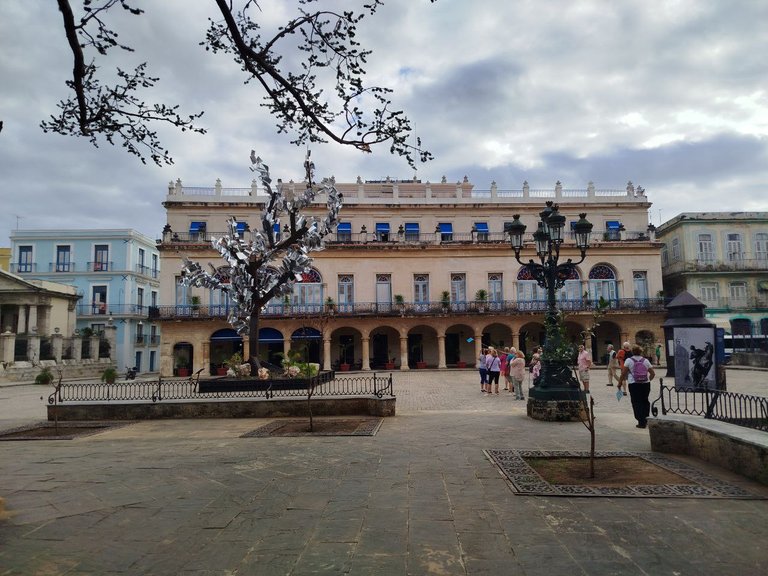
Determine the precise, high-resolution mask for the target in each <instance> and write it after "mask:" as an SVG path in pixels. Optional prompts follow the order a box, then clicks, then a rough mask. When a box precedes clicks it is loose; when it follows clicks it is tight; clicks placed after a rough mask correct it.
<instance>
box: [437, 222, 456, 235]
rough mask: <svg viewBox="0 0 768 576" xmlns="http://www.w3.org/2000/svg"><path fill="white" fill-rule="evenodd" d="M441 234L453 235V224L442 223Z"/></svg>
mask: <svg viewBox="0 0 768 576" xmlns="http://www.w3.org/2000/svg"><path fill="white" fill-rule="evenodd" d="M440 232H441V233H443V234H453V224H451V223H450V222H440Z"/></svg>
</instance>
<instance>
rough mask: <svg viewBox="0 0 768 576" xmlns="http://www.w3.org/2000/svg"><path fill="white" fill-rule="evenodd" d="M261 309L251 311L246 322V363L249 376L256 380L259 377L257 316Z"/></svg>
mask: <svg viewBox="0 0 768 576" xmlns="http://www.w3.org/2000/svg"><path fill="white" fill-rule="evenodd" d="M260 314H261V307H260V306H259V307H257V308H256V309H255V310H252V311H251V319H250V320H249V322H248V363H249V364H250V365H251V376H253V377H254V378H257V377H258V375H259V368H261V362H259V315H260Z"/></svg>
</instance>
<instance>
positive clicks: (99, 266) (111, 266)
mask: <svg viewBox="0 0 768 576" xmlns="http://www.w3.org/2000/svg"><path fill="white" fill-rule="evenodd" d="M87 266H88V271H89V272H114V271H115V263H114V262H88V263H87Z"/></svg>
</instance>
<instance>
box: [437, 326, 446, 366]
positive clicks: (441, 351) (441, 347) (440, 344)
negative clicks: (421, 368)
mask: <svg viewBox="0 0 768 576" xmlns="http://www.w3.org/2000/svg"><path fill="white" fill-rule="evenodd" d="M437 367H438V368H447V365H446V363H445V334H438V335H437Z"/></svg>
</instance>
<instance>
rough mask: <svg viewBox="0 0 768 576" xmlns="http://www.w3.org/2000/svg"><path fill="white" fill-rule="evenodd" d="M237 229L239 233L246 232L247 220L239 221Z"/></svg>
mask: <svg viewBox="0 0 768 576" xmlns="http://www.w3.org/2000/svg"><path fill="white" fill-rule="evenodd" d="M237 231H238V233H240V234H242V233H243V232H245V222H238V223H237Z"/></svg>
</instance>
